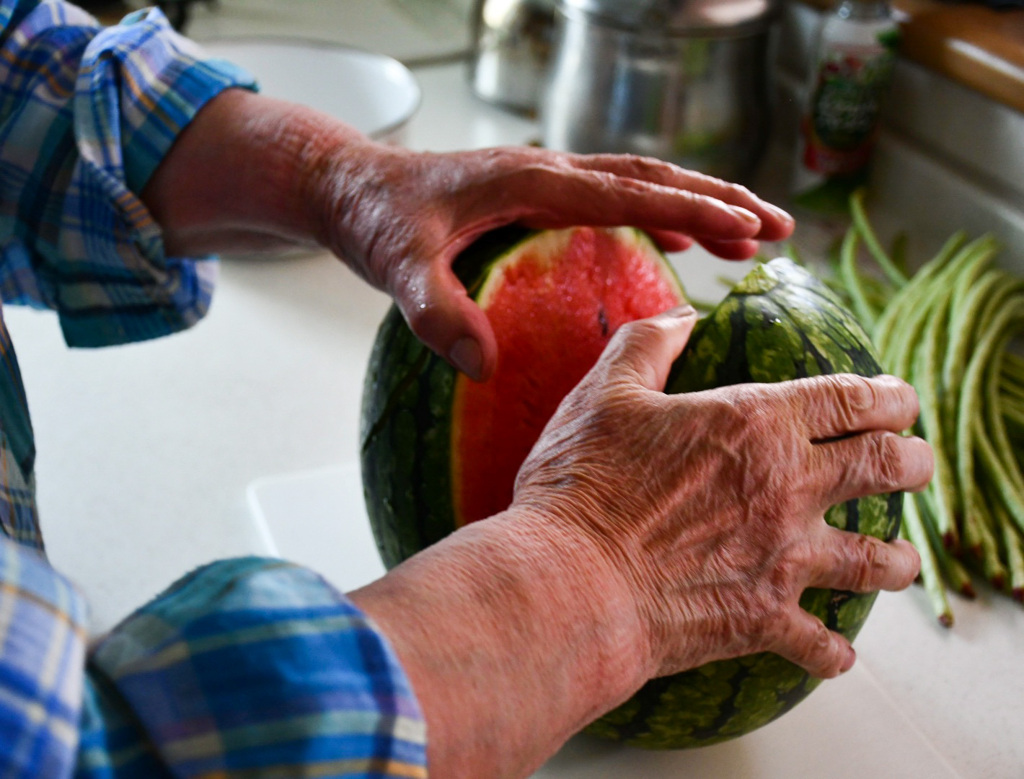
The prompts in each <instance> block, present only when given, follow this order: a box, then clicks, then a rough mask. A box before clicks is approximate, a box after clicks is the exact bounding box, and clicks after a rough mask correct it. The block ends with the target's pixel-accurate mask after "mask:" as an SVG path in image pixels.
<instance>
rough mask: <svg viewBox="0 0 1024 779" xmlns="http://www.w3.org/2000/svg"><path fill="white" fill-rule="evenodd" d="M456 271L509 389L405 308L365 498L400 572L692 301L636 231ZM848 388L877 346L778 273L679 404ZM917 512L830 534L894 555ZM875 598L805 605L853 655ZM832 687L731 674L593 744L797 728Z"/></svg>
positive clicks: (635, 703)
mask: <svg viewBox="0 0 1024 779" xmlns="http://www.w3.org/2000/svg"><path fill="white" fill-rule="evenodd" d="M455 270H456V273H457V274H458V275H459V277H460V278H461V279H462V280H463V283H465V284H466V286H467V289H468V290H469V292H470V294H471V296H472V297H473V298H474V299H475V300H476V301H477V302H478V303H479V304H480V305H481V307H482V308H483V309H484V310H485V312H486V313H487V316H488V317H489V319H490V321H491V323H492V325H493V326H494V329H495V333H496V335H497V338H498V343H499V364H498V368H497V371H496V373H495V375H494V376H493V377H492V378H491V379H490V380H489V381H488V382H486V383H485V384H477V383H474V382H472V381H470V380H469V379H467V378H466V377H465V376H462V375H461V374H457V373H456V372H455V371H454V370H453V369H452V368H451V367H450V366H449V365H448V364H447V363H446V362H444V361H443V360H441V359H440V358H438V357H437V356H435V355H434V354H432V353H431V352H430V351H429V350H427V349H426V347H424V346H423V345H422V344H420V343H419V341H418V340H417V339H416V338H415V336H413V335H412V333H411V331H410V330H409V328H408V327H407V326H406V324H405V322H404V320H403V319H402V316H401V314H400V313H399V312H398V311H397V310H394V309H393V310H392V311H390V312H389V313H388V315H387V316H386V317H385V320H384V322H383V324H382V325H381V328H380V331H379V332H378V336H377V340H376V342H375V344H374V348H373V351H372V354H371V357H370V365H369V369H368V371H367V375H366V384H365V388H364V396H363V410H362V430H361V442H362V449H361V458H362V470H363V484H364V493H365V497H366V501H367V511H368V513H369V516H370V521H371V526H372V529H373V533H374V537H375V539H376V541H377V546H378V549H379V550H380V553H381V556H382V558H383V560H384V562H385V564H386V565H387V566H388V567H391V566H394V565H396V564H398V563H399V562H401V561H402V560H404V559H406V558H407V557H409V556H411V555H412V554H415V553H416V552H418V551H420V550H421V549H423V548H425V547H426V546H428V545H430V544H432V543H435V542H436V541H439V540H440V539H442V538H444V537H445V536H446V535H448V534H449V533H451V532H452V531H454V530H455V529H457V528H458V527H461V526H462V525H464V524H466V523H467V522H472V521H474V520H476V519H481V518H483V517H486V516H489V515H491V514H493V513H495V512H497V511H501V510H502V509H504V508H506V507H507V506H508V504H509V503H510V502H511V499H512V487H513V484H514V480H515V475H516V472H517V471H518V469H519V466H520V464H521V463H522V462H523V460H524V459H525V458H526V455H527V454H528V452H529V450H530V448H531V446H532V444H533V442H534V441H535V440H536V438H537V437H538V436H539V435H540V432H541V430H542V429H543V426H544V424H545V423H546V422H547V420H548V419H549V418H550V416H551V415H552V414H553V413H554V411H555V408H556V407H557V405H558V403H559V402H560V401H561V399H562V397H564V396H565V394H567V393H568V391H569V390H570V389H571V388H572V387H573V386H574V385H575V384H576V383H577V382H578V381H579V379H580V378H582V376H583V375H584V374H585V373H586V371H587V370H588V369H589V368H590V366H591V365H593V363H594V362H596V360H597V359H598V357H599V355H600V353H601V351H602V350H603V348H604V345H605V344H606V343H607V341H608V339H609V338H610V337H611V335H612V333H613V332H614V331H615V329H616V328H617V327H619V326H620V325H621V324H623V323H625V322H627V321H629V320H631V319H637V318H642V317H645V316H650V315H653V314H655V313H658V312H660V311H662V310H665V309H667V308H670V307H671V306H673V305H675V304H677V303H678V302H680V301H682V299H683V290H682V288H681V286H680V285H679V283H678V280H677V279H676V278H675V276H674V274H673V273H672V270H671V267H670V266H669V265H668V263H667V262H666V261H665V258H664V257H663V256H662V255H661V253H660V252H659V251H658V250H657V248H656V247H655V246H654V245H653V244H652V243H651V242H650V240H649V239H648V238H647V237H646V236H644V235H643V234H642V233H639V232H637V231H634V230H629V229H616V230H595V229H590V228H577V229H573V230H567V231H547V232H536V233H527V232H524V231H520V230H517V229H507V230H502V231H498V232H496V233H494V234H491V235H488V236H486V237H485V239H483V240H482V241H480V242H478V243H477V244H476V245H474V246H473V247H471V249H470V250H467V252H465V253H464V254H463V255H462V256H460V258H459V260H458V261H457V263H456V265H455ZM835 372H854V373H860V374H863V375H867V376H871V375H875V374H877V373H879V372H880V368H879V365H878V362H877V360H876V358H875V356H874V354H873V352H872V348H871V344H870V341H869V339H868V337H867V335H866V334H865V333H864V331H863V330H862V329H861V327H860V326H859V325H858V323H857V322H856V321H855V320H854V318H853V317H852V315H851V314H850V313H849V312H848V311H847V310H846V308H844V306H843V304H842V303H841V301H840V300H839V299H838V298H837V297H836V296H835V295H834V294H833V293H832V292H831V291H830V290H829V289H828V288H827V287H826V286H825V285H823V284H822V283H821V282H820V281H818V280H817V279H816V278H815V277H814V276H813V275H812V274H810V273H809V272H807V271H806V270H804V269H802V268H801V267H799V266H797V265H795V264H793V263H791V262H789V261H788V260H773V261H772V262H770V263H767V264H764V265H760V266H758V267H756V268H755V270H754V271H752V272H751V273H750V274H749V275H748V276H747V277H746V278H745V279H744V280H743V281H742V282H740V284H738V285H737V286H736V287H735V289H734V290H733V291H732V292H731V293H730V294H729V295H728V296H727V297H726V298H725V299H724V300H723V301H722V302H721V304H719V305H718V307H717V308H716V309H715V310H714V311H713V312H712V313H711V314H709V315H708V316H707V317H705V318H703V319H702V320H701V321H700V322H699V323H698V325H697V327H696V328H695V330H694V333H693V335H692V336H691V338H690V342H689V344H688V345H687V347H686V349H685V351H684V353H683V354H682V355H681V356H680V358H679V360H677V362H676V364H675V365H674V366H673V370H672V372H671V375H670V377H669V385H668V387H667V391H669V392H689V391H695V390H702V389H707V388H711V387H717V386H724V385H728V384H735V383H739V382H750V381H754V382H773V381H782V380H786V379H793V378H798V377H803V376H814V375H818V374H827V373H835ZM901 510H902V503H901V495H900V494H898V493H897V494H893V495H884V496H876V497H870V498H864V499H861V500H856V501H850V502H848V503H845V504H842V505H840V506H835V507H833V508H832V509H831V510H830V511H829V512H828V515H827V516H826V519H827V521H828V522H829V523H830V524H832V525H833V526H835V527H839V528H844V529H847V530H851V531H857V532H862V533H869V534H871V535H874V536H877V537H879V538H884V539H891V538H892V537H893V536H894V535H895V533H896V531H897V526H898V521H899V516H900V514H901ZM873 598H874V596H873V595H859V594H854V593H850V592H840V591H831V590H808V591H807V592H806V593H805V594H804V596H803V599H802V601H801V603H802V605H803V606H804V608H806V609H807V610H808V611H810V612H812V613H813V614H815V615H817V616H819V617H820V618H821V619H822V620H823V621H824V622H825V623H826V624H827V625H828V626H829V627H830V628H832V629H833V630H838V631H839V632H841V633H843V634H844V635H845V636H847V637H848V638H850V639H851V640H852V639H853V638H854V637H855V636H856V634H857V632H858V631H859V629H860V627H861V625H862V624H863V622H864V620H865V619H866V617H867V614H868V611H869V610H870V608H871V604H872V602H873ZM817 683H818V680H815V679H813V678H811V677H810V676H809V675H808V674H806V673H805V672H804V671H803V670H802V669H800V668H799V667H798V666H795V665H794V664H792V663H790V662H789V661H786V660H784V659H782V658H781V657H779V656H778V655H775V654H772V653H760V654H755V655H750V656H746V657H742V658H738V659H734V660H726V661H718V662H715V663H710V664H708V665H705V666H702V667H700V668H697V669H695V670H692V671H688V672H685V673H682V674H676V675H673V676H669V677H664V678H659V679H654V680H652V681H650V682H648V684H647V685H645V686H644V687H643V688H642V689H641V690H640V691H639V692H638V693H637V694H636V695H635V696H633V697H632V698H630V699H629V700H628V701H627V702H626V703H624V704H622V705H621V706H619V707H617V708H616V709H614V710H613V711H611V712H609V713H608V714H606V715H605V716H603V717H601V718H600V719H598V720H597V721H595V722H593V723H592V724H591V725H589V726H588V727H587V731H588V732H589V733H591V734H594V735H596V736H599V737H601V738H606V739H613V740H618V741H625V742H627V743H629V744H632V745H635V746H640V747H645V748H658V749H678V748H685V747H692V746H702V745H707V744H712V743H716V742H719V741H723V740H726V739H729V738H734V737H736V736H739V735H742V734H744V733H747V732H750V731H751V730H754V729H755V728H758V727H760V726H762V725H764V724H766V723H767V722H769V721H771V720H773V719H774V718H776V717H778V716H780V715H781V714H783V713H784V712H786V711H788V710H789V709H791V708H792V707H793V706H794V705H796V703H797V702H799V701H800V700H802V699H804V698H805V697H806V696H807V695H808V694H809V693H810V692H811V691H812V690H813V689H814V687H815V686H816V685H817Z"/></svg>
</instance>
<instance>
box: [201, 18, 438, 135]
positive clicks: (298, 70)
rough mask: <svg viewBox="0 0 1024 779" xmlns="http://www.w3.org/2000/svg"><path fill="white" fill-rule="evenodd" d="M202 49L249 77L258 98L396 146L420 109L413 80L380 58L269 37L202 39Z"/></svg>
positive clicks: (327, 45)
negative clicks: (317, 114) (320, 115)
mask: <svg viewBox="0 0 1024 779" xmlns="http://www.w3.org/2000/svg"><path fill="white" fill-rule="evenodd" d="M202 48H203V49H204V50H205V51H206V53H207V54H209V55H210V56H213V57H219V58H222V59H226V60H228V61H230V62H233V63H235V64H236V65H240V66H242V67H243V68H245V69H246V70H248V71H249V72H250V73H252V74H253V75H254V76H255V77H256V79H257V81H258V82H259V85H260V92H261V93H262V94H265V95H267V96H268V97H276V98H280V99H282V100H290V101H292V102H295V103H302V104H303V105H307V106H309V107H311V108H316V109H318V110H320V111H323V112H324V113H326V114H330V115H331V116H333V117H335V118H337V119H341V120H342V121H343V122H346V123H347V124H350V125H352V126H353V127H355V128H356V129H357V130H359V131H360V132H362V133H364V134H366V135H369V136H370V137H371V138H375V139H377V140H381V141H388V142H392V143H401V142H402V140H403V137H404V130H405V126H406V124H407V123H408V121H409V119H411V118H412V116H413V114H415V113H416V110H417V109H418V108H419V104H420V97H421V90H420V86H419V84H418V83H417V82H416V78H415V77H414V76H413V74H412V73H411V72H410V71H409V69H408V68H407V67H405V65H403V64H402V63H401V62H399V61H398V60H396V59H392V58H391V57H387V56H385V55H383V54H374V53H372V52H367V51H361V50H359V49H353V48H348V47H345V46H339V45H335V44H331V43H322V42H319V41H306V40H301V39H297V38H273V37H267V38H262V37H261V38H256V37H251V38H224V39H221V40H211V41H204V42H203V43H202Z"/></svg>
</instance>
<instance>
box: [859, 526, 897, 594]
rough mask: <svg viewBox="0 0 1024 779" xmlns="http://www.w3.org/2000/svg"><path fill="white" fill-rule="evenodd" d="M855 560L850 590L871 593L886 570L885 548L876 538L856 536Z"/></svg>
mask: <svg viewBox="0 0 1024 779" xmlns="http://www.w3.org/2000/svg"><path fill="white" fill-rule="evenodd" d="M854 538H855V543H856V545H857V546H856V552H855V555H856V560H855V566H854V575H853V581H852V583H851V587H850V589H852V590H854V591H856V592H871V591H873V590H877V589H878V586H879V585H878V582H879V581H880V579H881V578H882V575H883V574H884V573H885V571H886V569H887V568H888V556H887V555H886V554H885V551H886V550H885V546H884V544H883V543H882V542H881V541H879V540H878V539H877V538H872V537H871V536H865V535H857V536H855V537H854Z"/></svg>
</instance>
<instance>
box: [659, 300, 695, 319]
mask: <svg viewBox="0 0 1024 779" xmlns="http://www.w3.org/2000/svg"><path fill="white" fill-rule="evenodd" d="M665 313H666V314H668V315H669V316H674V317H679V318H680V319H685V318H686V317H688V316H693V315H694V314H696V313H697V310H696V309H695V308H694V307H693V306H691V305H690V304H689V303H680V304H679V305H678V306H676V307H675V308H670V309H669V310H668V311H666V312H665Z"/></svg>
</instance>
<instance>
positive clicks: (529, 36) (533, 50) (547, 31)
mask: <svg viewBox="0 0 1024 779" xmlns="http://www.w3.org/2000/svg"><path fill="white" fill-rule="evenodd" d="M554 22H555V0H475V3H474V6H473V15H472V24H473V29H472V33H473V57H472V60H471V62H470V74H469V83H470V86H471V87H472V89H473V92H474V94H476V96H477V97H480V98H483V99H484V100H487V101H488V102H491V103H496V104H498V105H500V106H502V107H503V108H508V109H511V110H513V111H516V112H519V113H523V114H527V115H536V113H537V104H538V101H539V99H540V93H541V88H542V86H543V84H544V79H545V77H546V75H547V66H548V61H549V59H550V54H551V34H552V30H553V28H554Z"/></svg>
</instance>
